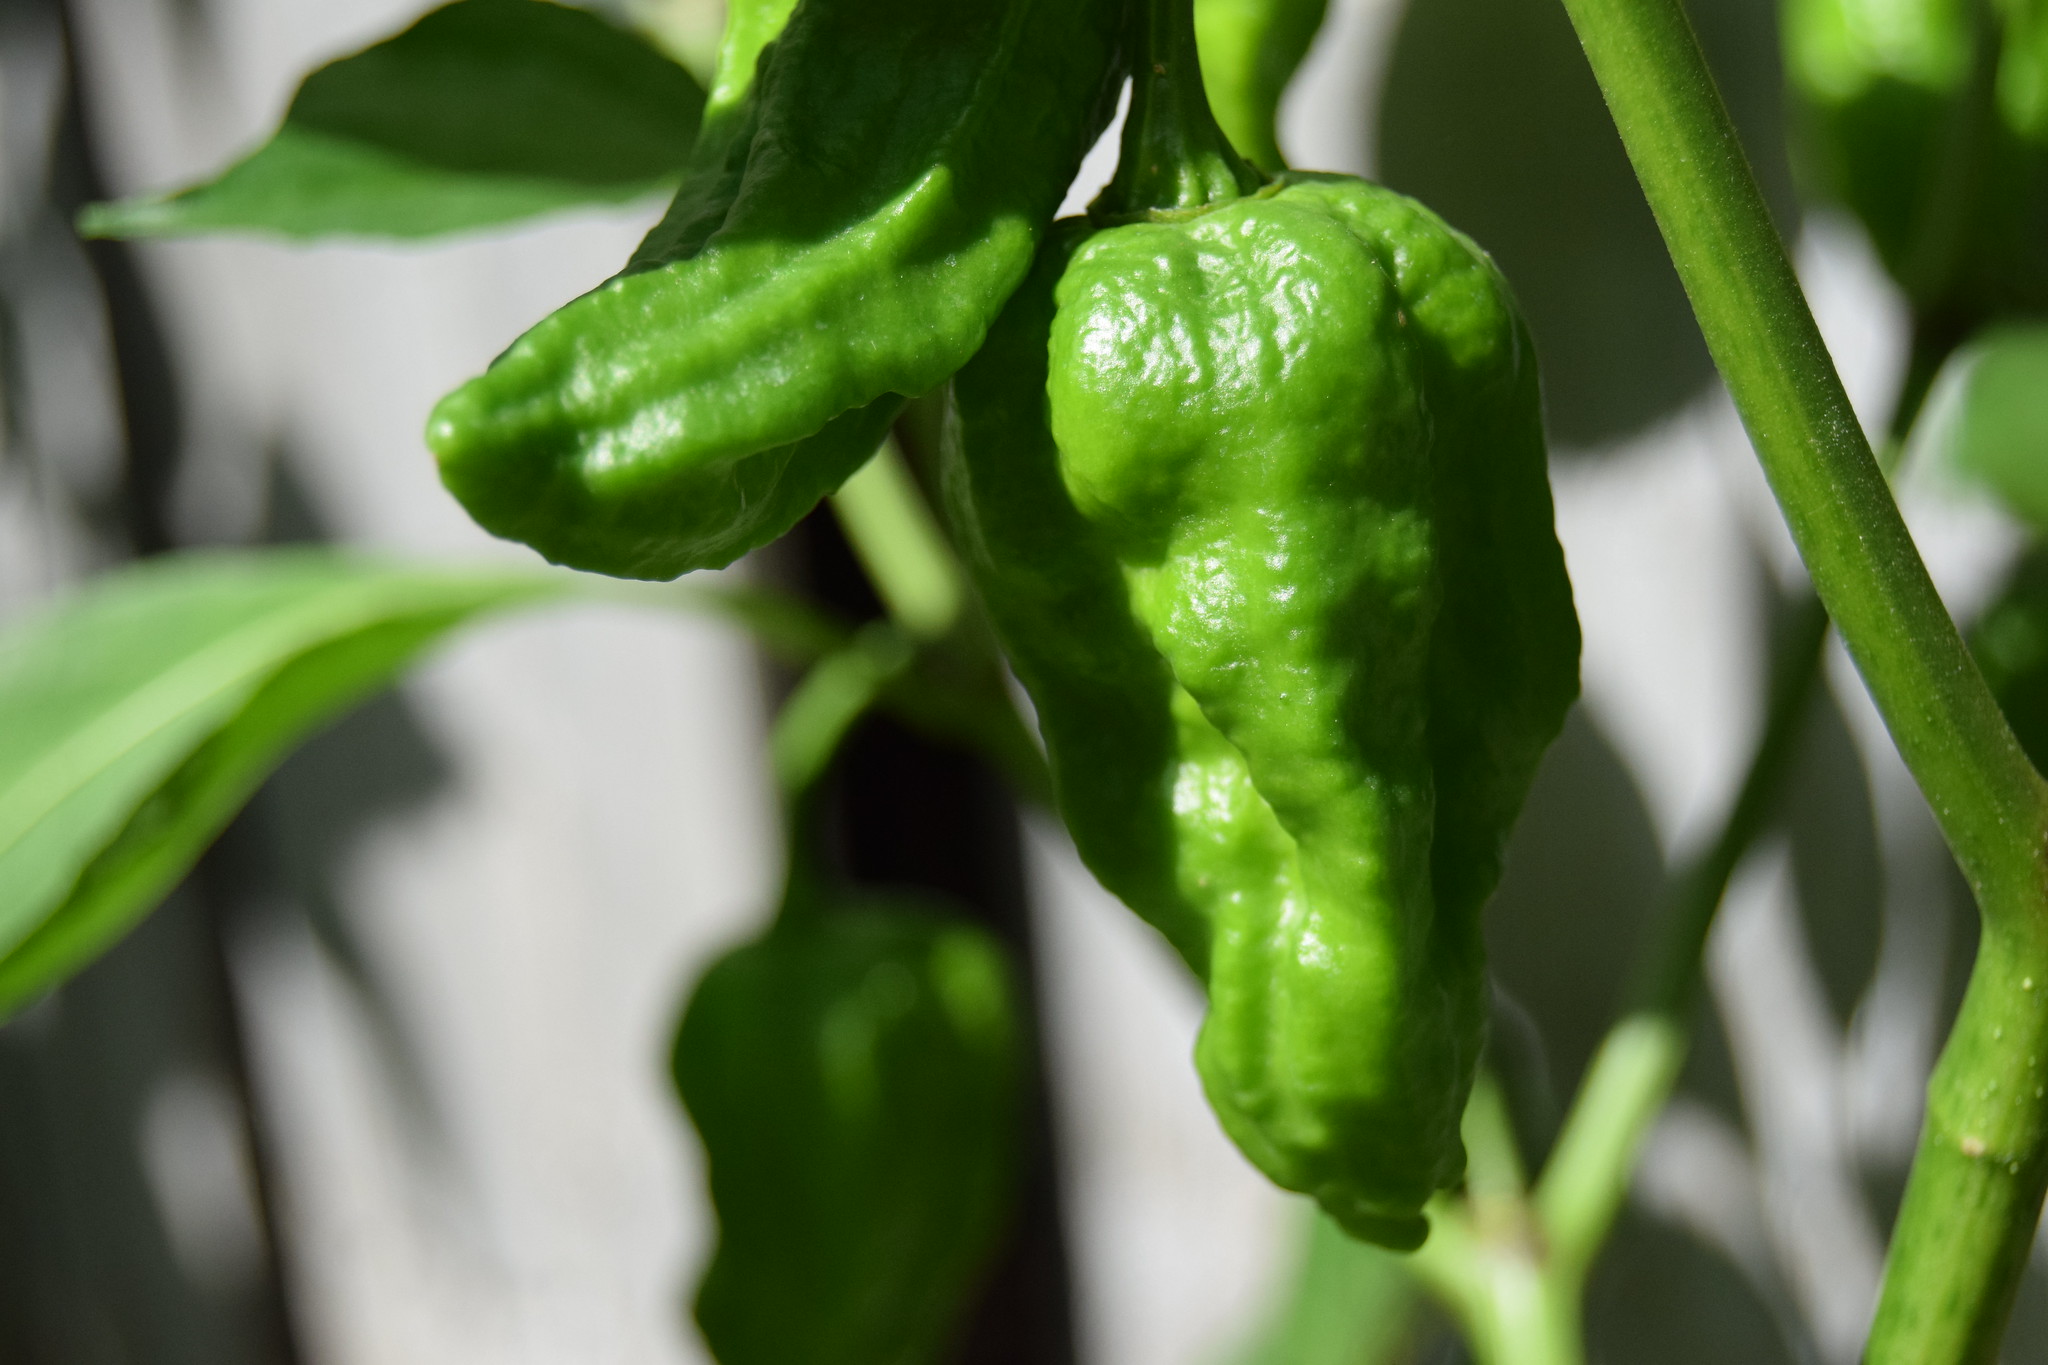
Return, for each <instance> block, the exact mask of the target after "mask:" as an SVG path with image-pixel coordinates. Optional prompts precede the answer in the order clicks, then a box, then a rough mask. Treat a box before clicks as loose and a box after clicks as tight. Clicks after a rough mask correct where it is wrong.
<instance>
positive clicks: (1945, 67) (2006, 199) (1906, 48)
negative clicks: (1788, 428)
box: [1781, 0, 2048, 340]
mask: <svg viewBox="0 0 2048 1365" xmlns="http://www.w3.org/2000/svg"><path fill="white" fill-rule="evenodd" d="M1992 11H1993V12H1991V13H1980V12H1979V9H1978V7H1977V6H1975V5H1973V4H1971V3H1969V0H1784V8H1783V12H1782V21H1781V22H1782V27H1783V32H1784V47H1785V69H1786V76H1787V79H1788V82H1789V84H1790V86H1791V88H1792V92H1793V94H1794V96H1795V98H1796V104H1797V108H1798V113H1799V121H1800V124H1801V133H1802V136H1801V143H1802V150H1803V152H1804V159H1805V161H1806V163H1807V166H1806V169H1807V171H1808V173H1809V175H1810V176H1811V177H1812V178H1813V180H1814V181H1815V184H1816V188H1817V189H1818V190H1820V191H1821V192H1822V193H1824V194H1826V195H1828V196H1830V197H1832V198H1834V199H1836V200H1838V201H1839V202H1841V203H1842V204H1843V205H1845V206H1846V207H1848V208H1849V209H1850V210H1851V211H1852V212H1853V213H1855V214H1856V216H1857V217H1858V218H1859V219H1860V220H1861V221H1862V223H1863V225H1864V227H1865V229H1866V230H1867V231H1868V232H1869V233H1870V237H1871V241H1872V243H1873V244H1874V245H1875V246H1876V248H1877V251H1878V254H1879V256H1880V257H1881V258H1882V259H1883V261H1884V264H1885V268H1886V269H1887V270H1888V271H1889V272H1890V274H1891V275H1892V277H1893V278H1894V279H1896V280H1897V281H1898V282H1899V283H1900V285H1901V286H1902V287H1904V289H1905V290H1906V292H1907V294H1908V295H1909V296H1910V297H1911V299H1912V301H1913V303H1914V305H1915V307H1916V308H1917V309H1918V310H1919V311H1920V313H1921V314H1922V316H1923V318H1925V317H1928V316H1931V315H1942V314H1947V315H1950V321H1949V322H1948V323H1947V330H1948V331H1950V332H1952V333H1953V334H1954V335H1956V336H1959V335H1961V334H1962V333H1963V332H1966V331H1967V330H1968V328H1969V327H1970V326H1973V325H1976V324H1977V323H1979V322H1981V321H1982V320H1984V319H1986V318H1989V317H1995V316H1999V315H2003V314H2008V313H2012V312H2030V311H2040V310H2042V309H2044V308H2048V38H2044V34H2048V18H2044V13H2048V7H2044V6H2042V5H2041V4H2040V0H1998V3H1996V4H1995V5H1994V6H1993V7H1992ZM1952 339H1953V337H1951V338H1950V340H1952Z"/></svg>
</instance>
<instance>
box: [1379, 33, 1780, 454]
mask: <svg viewBox="0 0 2048 1365" xmlns="http://www.w3.org/2000/svg"><path fill="white" fill-rule="evenodd" d="M1693 20H1694V23H1695V24H1696V25H1697V26H1698V28H1699V31H1700V39H1701V42H1702V43H1703V44H1704V46H1705V47H1706V49H1707V55H1708V57H1709V58H1710V59H1711V60H1712V62H1713V64H1714V69H1715V74H1716V75H1717V76H1718V77H1719V78H1720V81H1721V88H1722V92H1723V94H1724V95H1725V96H1726V98H1727V100H1728V104H1729V107H1730V109H1731V110H1732V112H1733V114H1734V116H1735V121H1736V123H1737V125H1738V126H1739V127H1740V129H1741V131H1742V134H1743V140H1744V142H1745V143H1746V144H1747V146H1748V147H1749V151H1750V158H1751V161H1752V162H1753V163H1754V164H1755V166H1756V167H1757V172H1758V176H1759V178H1760V179H1761V180H1762V182H1763V186H1764V192H1765V194H1766V195H1767V196H1768V197H1769V199H1770V201H1771V204H1772V207H1773V209H1774V210H1775V211H1776V213H1777V216H1778V221H1779V223H1780V224H1781V225H1783V226H1784V227H1785V228H1786V229H1787V230H1788V232H1790V231H1795V230H1796V227H1797V209H1796V208H1795V207H1794V204H1795V201H1794V197H1793V192H1792V176H1791V171H1790V168H1789V165H1788V163H1787V159H1786V154H1785V113H1784V100H1783V96H1782V93H1781V79H1780V75H1779V67H1778V55H1777V54H1778V44H1777V29H1776V20H1775V15H1774V12H1773V8H1772V4H1771V0H1712V2H1711V3H1704V4H1696V5H1695V6H1694V15H1693ZM1377 127H1378V129H1379V146H1378V150H1377V157H1376V161H1375V165H1376V166H1377V167H1378V175H1379V178H1380V179H1382V180H1384V181H1385V182H1386V183H1387V184H1388V185H1390V186H1392V187H1393V188H1395V189H1397V190H1400V191H1402V192H1403V193H1405V194H1412V195H1414V196H1416V197H1417V198H1419V199H1421V200H1423V202H1425V203H1427V204H1428V205H1429V206H1430V207H1432V208H1434V209H1435V210H1436V211H1437V212H1439V213H1441V214H1443V216H1444V217H1445V218H1447V219H1448V220H1450V221H1451V222H1452V223H1454V224H1456V225H1457V226H1458V227H1459V228H1461V229H1463V230H1464V231H1465V232H1468V233H1470V234H1471V235H1472V236H1473V237H1474V238H1475V239H1476V240H1477V241H1478V242H1479V244H1480V245H1481V246H1484V247H1485V248H1486V249H1487V250H1488V251H1490V252H1491V253H1493V256H1494V259H1495V260H1497V261H1498V262H1499V263H1500V266H1501V268H1502V269H1503V270H1504V271H1506V272H1507V276H1508V279H1509V280H1510V281H1512V282H1513V284H1514V287H1515V292H1516V294H1517V295H1518V296H1519V297H1520V299H1521V301H1522V306H1523V308H1524V310H1525V311H1526V312H1527V313H1528V316H1529V324H1530V327H1531V329H1532V330H1533V331H1534V332H1535V334H1536V346H1537V350H1538V351H1539V352H1540V354H1541V357H1542V363H1543V380H1544V385H1543V387H1544V397H1545V402H1546V405H1547V407H1548V415H1549V422H1550V430H1551V434H1552V436H1553V438H1554V439H1555V440H1557V441H1558V442H1559V444H1560V445H1562V446H1564V447H1566V448H1568V449H1569V448H1584V447H1587V446H1590V445H1595V444H1598V443H1602V442H1608V441H1613V440H1616V439H1618V438H1620V437H1624V436H1627V435H1629V434H1630V433H1632V432H1636V431H1639V430H1640V429H1641V428H1643V427H1644V426H1646V425H1648V424H1650V423H1651V422H1653V421H1655V420H1656V419H1657V418H1659V417H1661V416H1663V415H1665V414H1666V413H1669V412H1671V411H1672V410H1673V409H1675V408H1677V407H1678V406H1679V405H1681V404H1682V403H1684V402H1685V401H1686V400H1687V399H1688V398H1690V397H1692V396H1693V395H1694V394H1695V393H1697V392H1698V391H1699V390H1700V389H1701V388H1703V387H1704V386H1705V385H1706V384H1707V383H1708V382H1709V381H1710V380H1711V378H1712V376H1713V367H1712V365H1711V363H1710V362H1709V361H1708V358H1707V350H1706V344H1705V343H1704V342H1703V341H1702V340H1701V339H1700V335H1699V329H1698V328H1697V327H1696V326H1695V325H1694V323H1693V320H1692V312H1691V310H1690V308H1689V307H1688V306H1687V304H1686V301H1685V294H1684V291H1683V290H1682V289H1681V288H1680V287H1679V283H1678V277H1677V275H1676V273H1675V272H1674V271H1673V270H1672V268H1671V263H1670V261H1669V260H1668V259H1667V258H1666V256H1665V254H1664V247H1663V243H1662V240H1661V239H1660V238H1659V236H1658V234H1657V226H1656V223H1655V221H1654V220H1653V219H1652V218H1651V217H1650V210H1649V206H1648V205H1647V204H1646V203H1644V202H1643V196H1642V191H1641V190H1640V189H1638V188H1637V186H1636V182H1635V177H1634V175H1633V174H1632V173H1631V171H1630V170H1629V165H1628V158H1627V156H1626V154H1625V153H1624V152H1623V151H1622V147H1621V139H1620V137H1619V136H1618V135H1617V134H1616V133H1615V131H1614V125H1613V124H1612V123H1611V122H1610V121H1609V119H1608V116H1607V109H1606V106H1605V105H1604V104H1603V103H1602V102H1601V99H1600V92H1599V88H1598V87H1597V86H1595V85H1594V83H1593V75H1592V72H1591V71H1590V70H1589V69H1588V68H1587V66H1586V59H1585V57H1584V55H1583V54H1582V53H1581V52H1580V51H1579V46H1578V40H1577V39H1576V38H1574V37H1573V35H1572V29H1571V24H1570V22H1569V20H1568V19H1567V18H1566V16H1565V11H1564V7H1563V6H1562V5H1560V4H1558V3H1557V0H1413V3H1411V4H1410V5H1409V6H1408V9H1407V14H1406V17H1405V18H1403V20H1402V22H1401V26H1400V29H1399V31H1398V33H1397V35H1396V37H1395V40H1394V48H1393V52H1392V54H1391V57H1390V59H1389V67H1388V71H1387V78H1386V83H1385V85H1384V87H1383V90H1382V93H1381V105H1380V110H1379V118H1378V120H1377Z"/></svg>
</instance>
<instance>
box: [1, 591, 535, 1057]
mask: <svg viewBox="0 0 2048 1365" xmlns="http://www.w3.org/2000/svg"><path fill="white" fill-rule="evenodd" d="M564 582H565V579H564V577H562V576H557V575H552V574H541V573H535V572H530V571H529V572H506V571H490V570H485V571H457V570H447V569H431V568H417V567H405V566H399V565H392V564H388V563H383V562H380V561H375V560H368V559H362V558H358V557H354V556H349V555H342V554H336V553H330V552H320V551H306V550H282V551H270V552H249V553H241V554H208V555H191V556H184V557H180V558H176V559H166V560H157V561H152V562H149V563H146V564H143V565H140V566H137V567H133V568H130V569H126V570H122V571H120V572H117V573H114V574H110V575H107V576H106V577H104V578H102V579H100V580H98V581H97V582H95V583H94V584H92V585H91V586H90V587H88V588H87V589H86V590H85V591H84V592H82V593H80V594H79V595H78V596H76V597H74V598H72V599H71V600H69V601H67V602H64V603H61V604H59V605H58V606H57V607H55V608H54V609H52V610H50V611H49V612H47V613H45V614H44V615H42V616H40V617H39V618H37V619H34V620H31V621H29V622H26V623H24V624H22V625H20V626H17V627H16V628H14V629H13V630H10V631H9V632H8V633H7V634H6V635H5V636H0V1016H4V1015H5V1014H7V1013H8V1012H10V1011H12V1010H13V1009H15V1008H18V1007H19V1006H20V1005H22V1004H23V1003H25V1002H26V1001H28V1000H30V999H32V998H34V997H35V996H37V995H39V994H40V993H42V992H43V991H45V990H47V989H49V988H50V987H51V986H53V985H56V984H58V983H60V982H61V981H62V980H64V979H65V978H66V977H67V976H69V975H70V974H71V973H73V972H75V971H77V970H78V969H79V968H80V967H83V966H84V965H86V964H87V963H88V962H90V961H91V960H92V959H93V958H94V957H96V956H97V955H98V954H99V953H100V952H102V951H103V950H104V949H106V948H107V947H109V946H110V945H111V944H112V943H113V942H114V941H115V940H116V939H118V938H119V937H120V936H121V935H122V934H123V933H125V932H126V931H127V930H128V929H129V928H130V927H131V926H133V925H134V924H135V922H136V921H137V920H139V919H140V918H141V917H142V916H143V915H145V914H147V913H148V912H149V911H150V910H151V909H152V908H153V907H154V906H155V905H156V904H157V902H158V901H159V900H161V899H162V898H163V896H164V895H165V894H166V893H167V892H168V891H169V890H170V889H171V888H172V886H174V885H175V884H176V882H177V881H178V879H179V878H180V877H182V876H183V875H184V874H185V873H186V872H187V871H188V870H189V869H190V868H191V866H192V865H193V863H194V862H196V861H197V860H198V858H199V856H200V854H201V853H203V852H204V851H205V849H206V847H207V845H208V844H209V843H211V842H212V840H213V838H214V836H215V835H217V834H218V833H219V832H220V830H221V829H222V828H223V827H224V826H225V825H226V824H227V822H228V821H229V820H230V819H231V818H233V816H234V814H235V812H236V811H237V810H239V809H240V808H241V806H242V805H243V803H244V802H246V801H247V800H248V798H249V796H250V795H251V793H253V792H254V791H255V789H256V787H257V785H258V784H259V783H261V782H262V780H263V778H264V777H265V776H266V775H268V774H269V772H270V771H271V770H272V769H273V768H274V767H276V766H277V764H278V763H279V762H281V761H282V760H283V759H284V757H285V756H286V754H288V753H289V752H290V751H291V749H292V748H293V747H294V746H295V745H296V744H298V743H299V742H300V741H301V740H303V739H305V738H306V737H307V736H308V735H309V734H310V733H311V732H312V731H314V730H316V729H317V728H319V727H320V726H322V725H324V724H325V723H327V722H328V721H331V720H333V719H335V718H336V717H337V716H339V715H340V714H341V713H342V712H343V711H345V710H347V709H348V708H349V707H351V706H353V705H354V704H355V703H357V702H359V701H361V700H363V699H364V698H365V697H366V696H368V695H369V694H371V693H372V692H374V691H376V690H377V689H379V688H381V687H383V686H384V685H385V684H387V683H388V682H390V681H391V679H392V678H393V677H394V675H396V674H397V672H398V671H399V670H400V669H402V668H403V667H404V666H405V665H406V664H407V663H408V662H410V661H411V660H412V658H413V657H414V656H415V655H416V654H417V653H418V652H419V651H420V650H421V649H422V648H423V647H424V646H426V645H428V644H430V643H431V642H433V641H434V640H436V639H438V638H439V637H440V636H442V635H443V634H444V633H446V632H447V631H448V630H450V629H451V628H453V627H454V626H457V625H459V624H461V623H462V622H463V621H465V620H467V619H469V618H470V617H471V616H473V615H475V614H476V613H477V612H479V611H482V610H484V609H487V608H491V607H499V606H507V605H511V604H515V603H521V602H531V601H535V600H538V599H540V598H544V597H547V596H551V595H554V594H556V593H558V592H560V591H562V589H563V586H564Z"/></svg>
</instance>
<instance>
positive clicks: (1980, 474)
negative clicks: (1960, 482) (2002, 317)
mask: <svg viewBox="0 0 2048 1365" xmlns="http://www.w3.org/2000/svg"><path fill="white" fill-rule="evenodd" d="M1913 446H1914V452H1913V458H1914V460H1916V461H1918V460H1922V459H1926V460H1931V461H1933V462H1935V463H1936V464H1938V465H1940V466H1942V467H1945V468H1947V469H1949V470H1952V471H1954V472H1955V473H1957V474H1960V475H1962V476H1963V477H1964V478H1966V479H1970V480H1972V481H1974V482H1977V483H1980V484H1982V485H1984V486H1985V487H1986V488H1989V489H1990V490H1991V491H1992V492H1994V493H1996V494H1997V495H1998V496H1999V498H2000V499H2001V500H2002V501H2004V503H2005V504H2006V506H2008V507H2010V508H2011V509H2012V510H2013V511H2014V512H2016V513H2018V514H2019V515H2020V516H2021V517H2024V518H2025V519H2026V520H2027V521H2028V522H2030V523H2032V524H2033V526H2034V527H2035V528H2036V529H2037V530H2048V327H2044V326H2033V327H2001V328H1997V329H1994V330H1992V331H1989V332H1986V333H1985V334H1984V335H1982V336H1980V337H1978V338H1977V339H1975V340H1973V341H1971V342H1970V343H1969V344H1967V345H1965V346H1963V347H1961V348H1960V349H1958V350H1957V351H1956V353H1955V354H1954V355H1952V356H1950V357H1949V359H1948V363H1947V364H1945V365H1943V366H1942V368H1941V373H1940V375H1938V376H1937V377H1936V379H1935V381H1934V388H1933V390H1932V391H1931V392H1930V393H1929V395H1928V399H1927V408H1926V411H1925V412H1924V413H1923V414H1922V415H1921V418H1920V421H1919V423H1918V424H1917V425H1916V426H1915V427H1914V429H1913Z"/></svg>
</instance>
